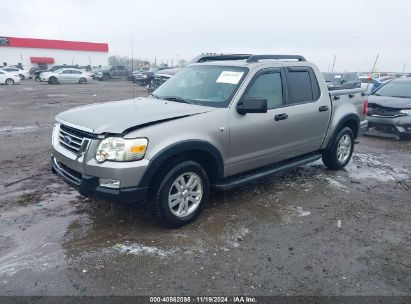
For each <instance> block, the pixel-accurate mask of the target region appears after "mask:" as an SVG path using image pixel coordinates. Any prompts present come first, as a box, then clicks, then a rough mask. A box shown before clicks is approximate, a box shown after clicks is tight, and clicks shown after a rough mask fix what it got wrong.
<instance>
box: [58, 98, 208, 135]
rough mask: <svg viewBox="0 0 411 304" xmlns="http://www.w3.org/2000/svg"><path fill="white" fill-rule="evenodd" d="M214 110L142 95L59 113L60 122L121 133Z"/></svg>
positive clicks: (88, 130) (93, 129)
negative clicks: (142, 96)
mask: <svg viewBox="0 0 411 304" xmlns="http://www.w3.org/2000/svg"><path fill="white" fill-rule="evenodd" d="M213 110H215V108H212V107H205V106H199V105H192V104H185V103H178V102H174V101H166V100H160V99H154V98H141V97H139V98H136V99H127V100H122V101H112V102H105V103H98V104H91V105H87V106H82V107H78V108H74V109H71V110H68V111H65V112H62V113H60V114H59V115H57V116H56V121H58V122H60V123H63V124H66V125H69V126H70V125H71V126H73V127H77V128H79V129H82V130H84V131H87V132H90V133H95V134H101V133H118V134H120V133H123V132H125V131H126V130H129V129H137V128H138V127H143V126H147V125H152V124H157V123H161V122H164V121H168V120H172V119H178V118H183V117H187V116H191V115H196V114H201V113H206V112H210V111H213Z"/></svg>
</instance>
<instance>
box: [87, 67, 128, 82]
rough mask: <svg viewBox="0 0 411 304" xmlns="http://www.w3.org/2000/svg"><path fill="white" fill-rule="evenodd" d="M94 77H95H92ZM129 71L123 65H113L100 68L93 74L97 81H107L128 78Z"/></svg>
mask: <svg viewBox="0 0 411 304" xmlns="http://www.w3.org/2000/svg"><path fill="white" fill-rule="evenodd" d="M94 75H95V76H94ZM128 75H129V70H128V69H127V68H126V67H125V66H124V65H113V66H107V67H102V68H101V69H99V70H97V71H96V72H95V73H93V76H94V77H95V78H96V79H98V80H109V79H115V78H126V79H127V78H128Z"/></svg>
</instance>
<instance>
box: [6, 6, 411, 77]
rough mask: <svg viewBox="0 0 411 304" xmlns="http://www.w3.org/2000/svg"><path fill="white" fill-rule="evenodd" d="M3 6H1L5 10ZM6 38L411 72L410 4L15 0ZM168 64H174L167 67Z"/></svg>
mask: <svg viewBox="0 0 411 304" xmlns="http://www.w3.org/2000/svg"><path fill="white" fill-rule="evenodd" d="M1 2H4V3H3V4H5V3H6V2H5V0H0V3H1ZM2 8H3V9H2V14H1V17H0V35H2V36H13V37H30V38H49V39H61V40H75V41H90V42H107V43H108V44H109V49H110V55H121V56H130V55H131V41H133V45H134V57H138V58H143V59H144V58H147V59H149V60H154V56H156V57H157V61H161V59H162V58H163V60H166V59H169V60H171V59H174V61H175V60H176V59H177V58H185V59H190V58H191V57H193V56H195V55H197V54H199V53H202V52H234V53H236V52H237V53H238V52H239V53H244V52H245V53H248V52H251V53H257V54H265V53H271V54H274V53H275V54H301V55H304V56H305V57H306V58H308V59H309V60H310V61H313V62H315V63H317V64H318V65H319V66H320V68H321V69H322V70H323V71H327V70H328V69H329V68H330V66H331V64H332V61H333V57H334V55H336V56H337V60H336V64H335V70H341V71H345V70H370V69H371V67H372V64H373V61H374V59H375V57H376V55H377V54H379V55H380V57H379V61H378V64H377V68H378V69H379V70H381V71H382V70H386V71H388V70H389V71H402V69H403V67H404V65H405V68H406V71H408V72H411V39H410V34H411V21H410V16H411V2H410V1H407V0H390V1H387V0H373V1H369V0H361V1H359V0H336V1H331V0H310V1H303V0H300V1H297V0H287V1H277V0H272V1H268V0H267V1H265V0H253V1H251V0H248V1H243V0H227V1H224V0H203V1H195V0H155V1H150V0H145V1H132V0H116V1H103V0H100V1H98V0H87V1H86V0H82V1H80V0H70V1H69V0H66V1H62V0H59V1H56V0H52V1H51V0H50V1H49V0H14V1H12V2H9V1H7V5H3V6H2ZM169 63H170V62H169Z"/></svg>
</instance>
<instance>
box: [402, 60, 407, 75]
mask: <svg viewBox="0 0 411 304" xmlns="http://www.w3.org/2000/svg"><path fill="white" fill-rule="evenodd" d="M406 67H407V64H406V63H403V64H402V73H403V74H404V73H405V68H406Z"/></svg>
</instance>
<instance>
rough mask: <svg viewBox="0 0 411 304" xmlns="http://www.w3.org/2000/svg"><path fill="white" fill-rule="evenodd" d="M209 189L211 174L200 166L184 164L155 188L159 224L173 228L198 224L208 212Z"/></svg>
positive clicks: (178, 165) (155, 210)
mask: <svg viewBox="0 0 411 304" xmlns="http://www.w3.org/2000/svg"><path fill="white" fill-rule="evenodd" d="M209 188H210V182H209V179H208V176H207V173H206V172H205V170H204V169H203V167H202V166H201V165H200V164H199V163H197V162H194V161H183V162H181V163H178V164H176V165H175V166H173V167H172V168H171V169H170V170H169V171H168V172H167V173H166V174H164V175H163V177H162V178H159V182H158V183H157V185H154V187H153V190H154V196H153V199H152V213H153V216H154V218H155V220H156V221H157V222H158V223H159V224H160V225H162V226H164V227H169V228H178V227H181V226H184V225H186V224H188V223H190V222H192V221H194V220H195V219H196V218H197V217H198V216H199V215H200V213H201V212H202V211H203V209H204V206H205V204H206V201H207V199H208V193H209Z"/></svg>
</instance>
